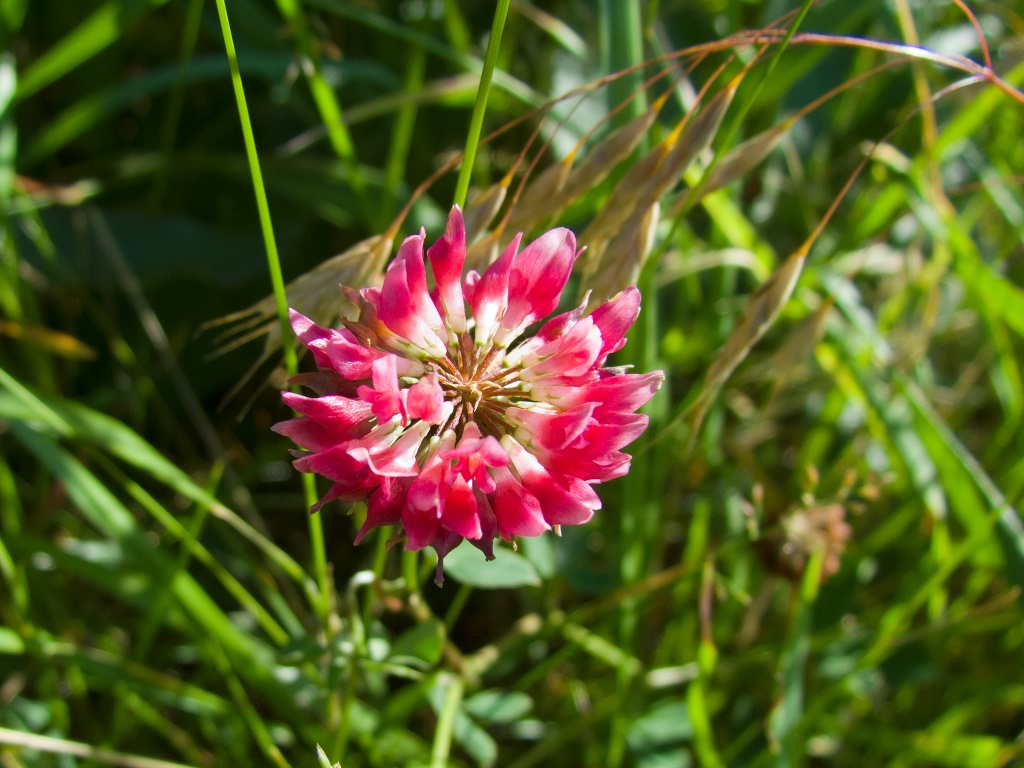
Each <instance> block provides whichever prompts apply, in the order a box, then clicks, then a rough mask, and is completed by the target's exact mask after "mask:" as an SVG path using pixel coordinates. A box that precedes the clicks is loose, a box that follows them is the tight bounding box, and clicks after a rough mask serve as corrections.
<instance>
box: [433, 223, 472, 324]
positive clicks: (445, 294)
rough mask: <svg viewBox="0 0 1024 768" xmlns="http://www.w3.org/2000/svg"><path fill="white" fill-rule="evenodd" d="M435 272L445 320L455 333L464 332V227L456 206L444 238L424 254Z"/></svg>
mask: <svg viewBox="0 0 1024 768" xmlns="http://www.w3.org/2000/svg"><path fill="white" fill-rule="evenodd" d="M427 256H428V257H429V258H430V266H431V267H432V268H433V270H434V282H435V283H436V284H437V294H438V297H439V299H440V301H441V307H442V309H443V310H444V317H445V321H446V322H447V324H448V327H449V328H450V329H451V330H452V331H454V332H455V333H463V332H464V331H465V330H466V306H465V300H464V299H463V297H462V266H463V264H464V263H465V261H466V224H465V222H464V221H463V219H462V211H461V210H460V209H459V206H457V205H456V206H455V207H454V208H452V210H451V213H449V214H448V224H447V226H446V227H445V230H444V236H443V237H442V238H441V239H440V240H438V241H437V242H436V243H434V244H433V245H432V246H430V249H429V250H428V251H427Z"/></svg>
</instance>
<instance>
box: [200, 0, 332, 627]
mask: <svg viewBox="0 0 1024 768" xmlns="http://www.w3.org/2000/svg"><path fill="white" fill-rule="evenodd" d="M217 14H218V16H219V17H220V27H221V31H222V32H223V33H224V50H225V51H226V52H227V57H228V66H229V67H230V70H231V85H232V87H233V88H234V91H235V101H236V102H237V104H238V119H239V121H240V122H241V124H242V136H243V138H244V140H245V156H246V160H247V161H248V163H249V173H250V175H251V176H252V187H253V193H254V194H255V196H256V208H257V210H258V211H259V218H260V230H261V232H262V234H263V245H264V248H265V249H266V252H267V267H268V269H269V270H270V283H271V285H272V286H273V289H274V302H275V304H276V305H277V316H278V319H279V320H280V324H281V347H282V349H283V350H284V366H285V370H287V371H288V375H289V376H294V375H295V374H296V373H298V370H299V364H298V357H297V356H296V354H295V343H294V340H293V339H292V332H291V328H290V326H289V324H288V297H287V295H286V294H285V289H284V277H283V275H282V272H281V259H280V257H279V256H278V253H277V241H276V240H275V239H274V227H273V224H272V223H271V221H270V205H269V204H268V202H267V192H266V189H265V188H264V186H263V173H262V172H261V171H260V160H259V155H258V154H257V152H256V139H255V137H254V136H253V132H252V121H251V120H250V119H249V109H248V107H247V106H246V101H245V89H244V88H243V86H242V74H241V72H240V70H239V68H238V55H237V53H236V52H235V42H234V39H233V38H232V36H231V25H230V23H229V22H228V10H227V6H226V4H225V0H217ZM302 487H303V491H304V493H305V498H306V505H307V507H311V506H313V504H315V503H316V483H315V481H314V479H313V476H312V475H303V476H302ZM307 518H308V520H309V537H310V541H311V544H312V548H313V568H314V571H315V574H316V581H317V587H318V589H319V592H320V594H319V598H320V599H319V604H318V605H317V606H316V609H317V612H318V614H319V617H320V620H321V622H322V624H323V626H324V628H325V630H327V629H328V626H329V623H328V620H327V614H328V611H329V610H330V604H329V594H330V590H329V586H330V584H329V583H328V575H327V556H326V552H325V549H324V531H323V523H322V522H321V520H320V516H319V515H308V516H307Z"/></svg>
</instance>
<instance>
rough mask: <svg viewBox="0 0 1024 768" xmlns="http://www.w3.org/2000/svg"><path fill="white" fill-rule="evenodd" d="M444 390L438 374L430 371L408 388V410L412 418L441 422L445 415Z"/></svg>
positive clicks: (432, 422)
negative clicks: (438, 380) (438, 381)
mask: <svg viewBox="0 0 1024 768" xmlns="http://www.w3.org/2000/svg"><path fill="white" fill-rule="evenodd" d="M443 406H444V391H443V390H442V389H441V385H440V384H438V383H437V374H436V373H428V374H427V375H426V376H424V377H423V378H421V379H420V380H419V381H417V382H416V383H415V384H413V385H412V386H411V387H409V389H407V390H406V410H407V411H408V414H409V418H410V419H423V421H425V422H427V423H428V424H440V423H441V420H442V419H443V416H444V408H443Z"/></svg>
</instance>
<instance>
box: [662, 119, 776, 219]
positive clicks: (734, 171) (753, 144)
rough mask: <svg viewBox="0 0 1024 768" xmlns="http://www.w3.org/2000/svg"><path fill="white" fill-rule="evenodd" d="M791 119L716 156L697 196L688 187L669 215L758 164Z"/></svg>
mask: <svg viewBox="0 0 1024 768" xmlns="http://www.w3.org/2000/svg"><path fill="white" fill-rule="evenodd" d="M792 122H793V121H792V120H787V121H786V122H784V123H781V124H780V125H777V126H775V127H774V128H769V129H768V130H767V131H763V132H761V133H759V134H757V135H756V136H751V137H750V138H749V139H747V140H746V141H744V142H742V143H741V144H737V145H736V146H735V147H733V148H732V149H731V150H729V152H728V153H726V155H725V156H724V157H723V158H722V159H721V160H719V161H718V162H717V163H716V164H715V165H714V167H712V168H711V170H710V171H709V172H708V175H707V178H706V179H705V180H704V183H703V184H702V185H701V186H700V188H699V189H698V190H696V192H697V193H698V197H697V198H695V199H691V198H693V194H694V192H695V190H692V189H691V190H688V191H687V192H686V194H685V195H683V196H682V197H681V198H680V199H679V202H678V203H676V205H675V206H673V208H672V215H673V216H676V215H678V214H679V213H681V212H682V211H685V210H687V209H689V208H691V207H692V206H693V205H694V204H695V203H696V202H697V201H698V200H700V199H701V198H703V197H704V196H705V195H709V194H711V193H712V192H714V191H715V190H716V189H721V188H722V187H724V186H726V185H728V184H731V183H732V182H734V181H736V180H737V179H739V178H742V177H743V176H745V175H746V174H747V173H749V172H750V171H752V170H753V169H754V168H755V167H757V166H758V165H759V164H760V163H761V162H762V161H763V160H764V159H765V158H766V157H768V155H769V154H770V153H771V151H772V150H773V149H775V147H777V146H778V144H779V142H780V141H781V140H782V137H783V136H785V134H786V131H788V130H789V128H790V126H791V125H792Z"/></svg>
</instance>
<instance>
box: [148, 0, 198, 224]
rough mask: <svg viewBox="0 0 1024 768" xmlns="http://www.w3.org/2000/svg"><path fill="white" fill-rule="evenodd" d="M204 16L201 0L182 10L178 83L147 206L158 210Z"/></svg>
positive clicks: (171, 100) (192, 0) (165, 119)
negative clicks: (188, 74) (186, 81)
mask: <svg viewBox="0 0 1024 768" xmlns="http://www.w3.org/2000/svg"><path fill="white" fill-rule="evenodd" d="M202 20H203V0H190V2H189V6H188V11H187V12H186V14H185V30H184V33H183V34H182V37H181V50H180V51H179V53H178V83H177V85H175V87H174V90H173V91H171V99H170V102H169V103H168V105H167V114H166V116H165V117H164V124H163V127H162V130H161V132H160V156H161V160H162V162H161V163H160V171H159V173H158V174H157V177H156V183H155V184H154V185H153V191H152V193H151V196H150V206H151V207H152V208H153V210H154V211H159V210H160V206H161V203H162V201H163V197H164V191H165V190H166V189H167V180H168V178H169V177H170V174H171V156H172V155H173V154H174V142H175V139H176V137H177V134H178V124H179V123H180V122H181V109H182V107H183V106H184V105H185V68H186V67H187V66H188V63H189V61H191V60H192V55H193V54H194V53H195V50H196V40H198V39H199V27H200V23H201V22H202Z"/></svg>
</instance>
